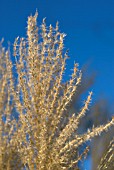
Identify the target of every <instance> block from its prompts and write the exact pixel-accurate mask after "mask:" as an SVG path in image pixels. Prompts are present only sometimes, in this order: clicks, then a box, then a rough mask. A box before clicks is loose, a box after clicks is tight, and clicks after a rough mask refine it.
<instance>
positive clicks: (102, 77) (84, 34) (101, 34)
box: [0, 0, 114, 104]
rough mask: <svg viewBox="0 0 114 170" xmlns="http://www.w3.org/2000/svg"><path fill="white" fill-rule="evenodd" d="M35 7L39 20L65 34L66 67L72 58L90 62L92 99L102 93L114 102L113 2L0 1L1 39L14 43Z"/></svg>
mask: <svg viewBox="0 0 114 170" xmlns="http://www.w3.org/2000/svg"><path fill="white" fill-rule="evenodd" d="M36 9H38V12H39V18H38V22H39V24H41V21H42V19H43V18H44V17H46V18H47V24H48V25H49V24H50V23H51V24H52V25H53V26H55V23H56V21H59V25H60V30H61V31H62V32H65V33H66V34H67V37H66V40H65V46H66V48H69V49H70V56H71V58H70V60H68V65H67V67H69V68H71V67H73V63H74V60H75V61H76V62H78V63H79V64H80V67H82V66H83V64H85V63H86V62H89V61H91V62H90V63H91V64H90V68H89V71H90V72H91V71H92V70H94V71H96V72H97V78H96V83H95V85H94V86H93V87H92V89H93V91H94V100H96V99H98V98H99V97H101V96H103V97H106V98H108V100H109V102H110V103H111V104H113V101H114V88H113V87H114V10H113V9H114V1H113V0H108V1H107V0H100V1H99V0H95V1H91V0H70V1H69V0H34V1H33V0H24V1H23V0H10V1H9V0H0V39H1V38H2V37H4V39H5V43H7V42H8V41H10V42H11V43H13V41H14V39H15V37H17V36H18V35H19V36H25V34H26V24H27V23H26V21H27V17H28V16H29V15H30V14H34V13H35V11H36Z"/></svg>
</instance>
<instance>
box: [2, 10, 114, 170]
mask: <svg viewBox="0 0 114 170" xmlns="http://www.w3.org/2000/svg"><path fill="white" fill-rule="evenodd" d="M37 16H38V13H37V12H36V14H35V15H34V16H30V17H29V18H28V23H27V38H19V37H18V38H16V40H15V42H14V59H15V62H13V63H12V61H11V59H10V52H9V50H8V51H6V50H5V49H4V48H3V47H2V44H1V47H0V170H15V169H18V170H22V169H24V168H26V169H29V170H34V169H35V170H62V169H64V170H73V169H75V170H76V169H78V162H79V161H80V160H82V159H83V157H85V156H86V155H87V153H88V147H87V148H86V149H85V150H84V151H83V153H81V154H78V148H79V147H80V146H82V145H83V144H84V143H86V141H88V140H90V139H92V138H93V137H95V136H97V135H100V134H101V133H102V132H104V131H107V130H108V129H109V128H110V127H111V126H112V125H114V119H112V120H111V121H110V122H108V123H107V124H106V125H101V126H99V127H93V128H92V129H91V130H88V131H87V132H86V133H85V134H83V135H80V134H78V133H77V129H78V127H79V125H80V119H81V118H82V117H83V116H85V113H86V111H87V110H88V107H89V104H90V102H91V96H92V92H90V93H89V95H88V97H87V99H86V101H85V102H84V106H83V107H82V108H81V110H80V112H79V113H76V114H75V113H72V115H70V116H69V114H68V113H67V106H68V105H69V104H70V101H71V100H72V97H73V95H74V93H75V92H76V91H77V88H78V86H79V85H80V83H81V77H82V73H81V71H80V70H79V69H78V64H74V69H73V73H72V74H71V79H70V80H69V81H67V82H66V83H63V82H62V78H63V74H64V71H65V63H66V59H67V58H68V54H67V51H66V52H64V43H63V41H64V37H65V34H63V33H60V32H59V28H58V23H57V24H56V27H55V28H53V27H52V26H51V25H50V26H49V27H47V26H46V23H45V19H44V20H43V22H42V25H41V26H40V28H38V27H37ZM14 69H15V71H14ZM16 114H17V115H18V118H17V119H16V118H15V115H16ZM101 169H102V168H101ZM101 169H100V170H101Z"/></svg>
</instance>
